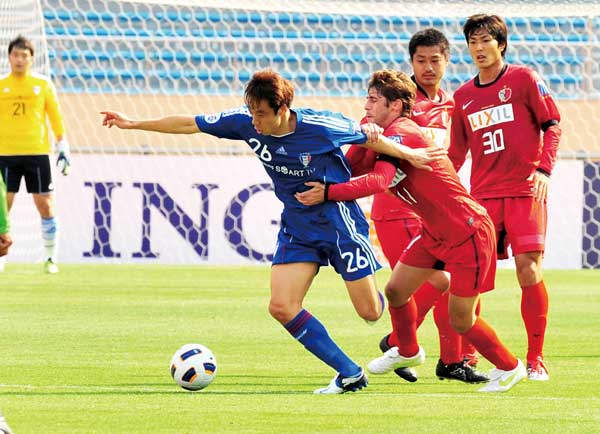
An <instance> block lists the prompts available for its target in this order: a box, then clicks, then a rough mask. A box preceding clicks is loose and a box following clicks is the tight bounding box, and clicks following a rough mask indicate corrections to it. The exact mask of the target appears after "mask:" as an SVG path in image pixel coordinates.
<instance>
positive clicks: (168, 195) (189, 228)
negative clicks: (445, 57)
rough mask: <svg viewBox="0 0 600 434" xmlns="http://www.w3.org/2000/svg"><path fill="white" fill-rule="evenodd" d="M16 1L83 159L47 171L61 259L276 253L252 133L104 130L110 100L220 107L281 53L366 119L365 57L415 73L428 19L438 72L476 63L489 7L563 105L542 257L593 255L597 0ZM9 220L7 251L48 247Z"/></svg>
mask: <svg viewBox="0 0 600 434" xmlns="http://www.w3.org/2000/svg"><path fill="white" fill-rule="evenodd" d="M17 3H18V4H19V6H18V7H17V6H15V5H16V4H17ZM22 3H23V4H24V3H25V2H13V1H9V0H3V1H2V0H0V13H1V15H0V19H1V20H2V26H0V29H1V30H0V32H2V33H0V36H1V40H0V43H2V44H4V43H5V42H6V40H7V39H8V38H11V37H13V36H14V34H15V33H19V32H21V33H24V34H26V35H27V36H30V37H33V38H34V39H35V40H36V41H38V43H39V44H40V48H41V49H40V51H39V53H40V54H36V59H37V60H36V61H40V60H41V59H45V57H46V55H47V57H48V59H49V62H50V64H49V72H50V74H51V76H52V78H53V80H54V83H55V84H56V86H57V88H58V91H59V96H60V100H61V104H62V107H63V112H64V116H65V118H66V126H67V135H68V137H69V140H70V142H71V146H72V151H73V162H74V167H73V171H72V174H71V175H70V176H69V177H67V178H63V177H61V176H59V175H55V181H56V188H57V202H58V212H59V218H60V222H61V227H62V235H61V237H62V240H61V260H62V261H64V262H98V261H109V262H110V261H117V262H137V261H139V262H143V263H158V262H165V263H209V264H221V263H227V264H246V263H256V262H259V263H260V262H265V261H268V260H270V257H271V254H272V251H273V247H274V240H275V234H276V232H277V227H278V221H279V213H280V211H281V206H280V205H279V204H278V203H277V201H276V200H275V199H274V196H273V194H272V190H271V186H270V182H269V180H268V178H267V176H266V174H264V173H263V171H262V168H261V167H260V164H259V163H258V161H257V160H256V158H255V157H253V154H251V150H250V149H249V148H248V146H247V145H246V144H244V143H239V142H233V141H226V140H220V139H214V138H212V137H209V136H205V135H191V136H179V135H165V134H155V133H145V132H133V131H120V130H115V129H111V130H108V129H105V128H102V127H101V126H100V120H101V116H100V115H99V112H100V111H101V110H104V109H114V110H118V111H122V112H124V113H126V114H128V115H130V116H131V117H136V118H149V117H159V116H162V115H165V114H172V113H192V114H193V113H213V112H219V111H221V110H224V109H228V108H232V107H238V106H240V105H241V104H242V94H243V89H244V85H245V83H246V82H247V81H248V79H249V78H250V77H251V75H252V73H253V72H255V71H256V70H259V69H263V68H272V69H274V70H276V71H278V72H280V73H282V75H284V76H285V77H287V78H289V79H291V80H292V82H293V83H294V85H295V88H296V93H297V97H296V99H295V102H294V105H295V106H296V107H300V106H310V107H314V108H319V109H321V108H322V109H332V110H336V111H341V112H343V113H345V114H347V115H348V116H351V117H354V118H356V119H360V118H361V117H362V114H363V110H362V107H363V103H364V97H365V94H366V84H367V81H368V78H369V76H370V74H371V73H372V72H373V71H375V70H378V69H381V68H396V69H400V70H403V71H405V72H407V73H410V72H411V70H410V63H409V58H408V40H409V39H410V37H411V35H412V34H413V33H414V32H416V31H418V30H420V29H423V28H426V27H435V28H437V29H439V30H441V31H443V32H444V33H445V34H446V36H447V37H448V39H449V40H450V42H451V64H450V66H449V68H448V70H447V74H446V77H445V79H444V83H443V86H444V88H445V89H447V90H449V91H453V90H455V89H456V88H457V87H458V86H459V85H460V84H462V83H464V82H465V81H466V80H468V79H470V78H471V77H472V76H473V75H474V74H475V68H474V66H473V64H472V61H471V58H470V55H469V52H468V50H467V46H466V43H465V40H464V36H463V34H462V24H463V23H464V20H465V18H466V17H468V16H470V15H472V14H474V13H479V12H487V13H497V14H499V15H501V16H503V17H505V19H506V21H507V24H508V26H509V44H508V51H507V56H506V58H507V61H508V62H509V63H518V64H524V65H527V66H530V67H532V68H533V69H535V70H537V71H538V72H539V73H540V74H541V75H542V76H543V78H544V79H545V81H546V83H547V85H548V87H549V88H550V89H551V92H552V94H553V95H554V97H555V98H556V99H557V102H558V104H559V107H560V110H561V115H562V117H563V119H562V122H561V126H562V128H563V139H562V142H561V148H560V153H559V157H560V161H559V163H558V166H557V169H556V173H555V174H554V175H553V178H552V184H551V193H550V200H549V207H550V223H549V228H548V243H547V244H548V251H547V255H546V267H550V268H552V267H555V268H581V267H586V268H596V267H598V266H599V260H598V254H599V252H600V234H599V233H598V232H599V225H600V223H599V222H600V212H599V207H598V201H599V195H600V169H599V167H600V163H599V161H600V137H599V136H598V134H596V124H597V119H599V118H600V67H599V64H600V63H599V62H600V42H599V35H600V6H598V5H597V3H596V2H591V1H590V2H582V1H579V2H575V1H534V2H519V1H502V0H499V1H493V2H492V1H483V0H481V1H474V2H468V4H467V2H451V1H440V0H438V1H425V2H400V1H384V0H355V1H352V0H345V1H340V0H335V1H334V0H321V1H315V0H305V1H274V0H263V1H262V2H255V1H249V0H234V1H232V2H222V1H209V0H205V1H203V0H181V1H168V0H162V1H154V0H145V1H133V0H131V1H116V0H109V1H100V0H41V2H40V6H41V13H40V12H39V9H37V8H38V5H37V2H29V5H28V6H27V5H24V6H21V4H22ZM32 11H34V12H33V13H32ZM5 22H6V23H9V24H7V25H5ZM36 23H37V24H36ZM41 28H43V30H44V34H45V39H43V38H41V32H40V31H39V29H41ZM36 29H37V33H36ZM46 45H47V50H46V51H43V49H44V48H45V47H46ZM4 52H5V51H4ZM42 53H44V54H42ZM4 59H5V57H4V56H2V62H4V61H5V60H4ZM0 66H1V67H2V68H6V66H7V65H6V63H1V64H0ZM38 66H41V65H38ZM461 175H462V176H466V175H464V174H461ZM26 202H28V201H26V200H24V199H23V198H21V199H19V203H18V205H19V207H21V208H22V209H25V207H26V206H27V207H28V206H32V205H31V204H29V203H26ZM363 205H364V207H365V210H367V211H368V203H366V202H365V203H363ZM35 225H36V228H37V225H38V223H37V221H36V223H35ZM15 232H16V233H15V236H14V238H15V250H14V252H13V254H12V257H13V259H14V260H17V261H19V260H22V261H32V260H35V259H38V256H39V252H40V250H36V249H37V246H32V245H26V246H25V245H24V244H23V239H25V238H26V236H25V235H26V234H23V233H21V232H22V229H21V228H20V223H17V225H15ZM26 232H27V233H28V234H33V233H37V232H38V230H37V229H29V230H27V231H26ZM21 247H23V248H21ZM13 259H11V260H13Z"/></svg>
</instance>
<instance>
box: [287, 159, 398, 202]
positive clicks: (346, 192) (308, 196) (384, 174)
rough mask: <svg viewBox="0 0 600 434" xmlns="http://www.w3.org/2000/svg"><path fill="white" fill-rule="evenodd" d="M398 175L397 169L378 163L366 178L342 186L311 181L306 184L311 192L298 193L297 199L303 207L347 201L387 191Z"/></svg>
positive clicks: (344, 183) (388, 164)
mask: <svg viewBox="0 0 600 434" xmlns="http://www.w3.org/2000/svg"><path fill="white" fill-rule="evenodd" d="M395 175H396V167H395V166H394V165H393V164H391V163H389V162H387V161H381V160H380V161H377V162H376V163H375V167H374V168H373V171H372V172H370V173H368V174H367V175H365V176H361V177H358V178H354V179H351V180H350V181H347V182H342V183H340V184H323V183H321V182H315V181H309V182H305V183H304V184H305V185H306V186H308V187H311V188H310V189H309V190H306V191H303V192H300V193H296V194H295V197H296V200H297V201H298V202H300V203H301V204H302V205H306V206H311V205H318V204H320V203H322V202H325V201H327V200H332V201H337V202H339V201H345V200H354V199H358V198H361V197H367V196H371V195H372V194H376V193H381V192H382V191H385V190H386V189H387V188H388V187H389V186H390V184H391V183H392V181H393V179H394V176H395Z"/></svg>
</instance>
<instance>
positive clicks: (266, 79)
mask: <svg viewBox="0 0 600 434" xmlns="http://www.w3.org/2000/svg"><path fill="white" fill-rule="evenodd" d="M244 100H245V101H246V105H247V106H248V107H251V106H257V105H258V104H259V103H260V101H262V100H265V101H267V102H268V103H269V107H271V108H272V109H273V111H274V112H275V113H277V111H278V110H279V109H280V108H281V106H283V105H286V106H287V107H291V105H292V101H293V100H294V86H292V83H290V81H289V80H286V79H285V78H283V77H282V76H281V75H279V74H278V73H276V72H274V71H271V70H270V69H266V70H264V71H258V72H256V73H254V75H253V76H252V79H251V80H250V81H249V82H248V84H247V85H246V90H245V91H244Z"/></svg>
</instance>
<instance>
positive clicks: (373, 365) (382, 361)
mask: <svg viewBox="0 0 600 434" xmlns="http://www.w3.org/2000/svg"><path fill="white" fill-rule="evenodd" d="M424 362H425V350H423V348H422V347H420V346H419V351H418V352H417V354H415V355H414V356H412V357H404V356H401V355H400V353H398V347H392V348H390V349H389V350H387V351H386V352H385V353H383V356H381V357H377V358H376V359H373V360H371V361H370V362H369V364H368V365H367V369H368V370H369V372H370V373H372V374H387V373H388V372H390V371H393V370H394V369H398V368H411V367H413V366H419V365H422V364H423V363H424Z"/></svg>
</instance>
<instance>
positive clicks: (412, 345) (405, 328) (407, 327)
mask: <svg viewBox="0 0 600 434" xmlns="http://www.w3.org/2000/svg"><path fill="white" fill-rule="evenodd" d="M389 310H390V316H391V317H392V328H393V332H392V334H391V336H395V337H396V340H397V342H398V344H397V345H395V344H394V345H391V346H397V347H398V352H399V353H400V354H401V355H403V356H407V357H410V356H414V355H415V354H417V352H418V351H419V344H418V343H417V323H416V322H415V320H416V318H417V305H416V303H415V300H414V299H413V298H412V297H411V298H410V299H409V300H408V303H406V304H404V305H402V306H400V307H392V306H390V308H389ZM391 336H390V337H391ZM390 340H391V339H388V342H389V341H390ZM390 344H392V342H390Z"/></svg>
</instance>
